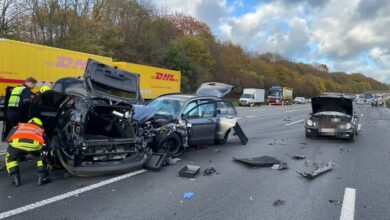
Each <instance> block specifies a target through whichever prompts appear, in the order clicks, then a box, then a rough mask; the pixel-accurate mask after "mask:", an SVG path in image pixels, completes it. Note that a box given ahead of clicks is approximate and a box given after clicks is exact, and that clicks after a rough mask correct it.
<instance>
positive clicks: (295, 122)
mask: <svg viewBox="0 0 390 220" xmlns="http://www.w3.org/2000/svg"><path fill="white" fill-rule="evenodd" d="M304 120H305V119H301V120H298V121H294V122H291V123H288V124H286V126H290V125H293V124H297V123H299V122H302V121H304Z"/></svg>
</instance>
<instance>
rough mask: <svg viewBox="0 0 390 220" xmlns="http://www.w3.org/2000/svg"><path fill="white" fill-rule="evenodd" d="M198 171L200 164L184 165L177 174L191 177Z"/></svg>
mask: <svg viewBox="0 0 390 220" xmlns="http://www.w3.org/2000/svg"><path fill="white" fill-rule="evenodd" d="M199 171H200V166H194V165H189V164H188V165H185V166H184V167H182V168H181V169H180V170H179V176H181V177H189V178H193V177H194V176H196V175H197V174H198V173H199Z"/></svg>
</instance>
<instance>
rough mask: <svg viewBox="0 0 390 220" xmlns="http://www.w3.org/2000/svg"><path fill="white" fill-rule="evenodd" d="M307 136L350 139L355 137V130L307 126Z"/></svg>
mask: <svg viewBox="0 0 390 220" xmlns="http://www.w3.org/2000/svg"><path fill="white" fill-rule="evenodd" d="M305 131H306V133H307V134H311V135H314V136H332V137H339V138H350V137H351V136H353V135H354V133H355V129H341V128H313V127H308V126H305Z"/></svg>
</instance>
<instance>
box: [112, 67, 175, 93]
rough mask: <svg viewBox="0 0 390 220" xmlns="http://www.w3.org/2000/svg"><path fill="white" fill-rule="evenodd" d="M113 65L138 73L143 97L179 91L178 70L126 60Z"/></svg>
mask: <svg viewBox="0 0 390 220" xmlns="http://www.w3.org/2000/svg"><path fill="white" fill-rule="evenodd" d="M113 65H114V66H116V67H118V68H119V69H122V70H125V71H128V72H132V73H137V74H139V75H140V87H141V94H142V96H143V97H144V99H153V98H155V97H157V96H160V95H163V94H167V93H178V92H180V80H181V73H180V71H175V70H169V69H162V68H158V67H153V66H145V65H140V64H135V63H126V62H114V63H113Z"/></svg>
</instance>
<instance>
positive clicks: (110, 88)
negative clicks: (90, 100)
mask: <svg viewBox="0 0 390 220" xmlns="http://www.w3.org/2000/svg"><path fill="white" fill-rule="evenodd" d="M84 79H85V83H86V85H87V89H88V91H89V93H90V94H91V95H92V96H95V97H101V98H107V99H111V100H114V101H119V102H126V103H129V104H133V103H136V102H137V101H138V99H139V97H140V90H139V75H137V74H134V73H129V72H126V71H124V70H120V69H117V68H114V67H112V66H108V65H106V64H102V63H99V62H97V61H94V60H92V59H89V60H88V63H87V67H86V69H85V74H84Z"/></svg>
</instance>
